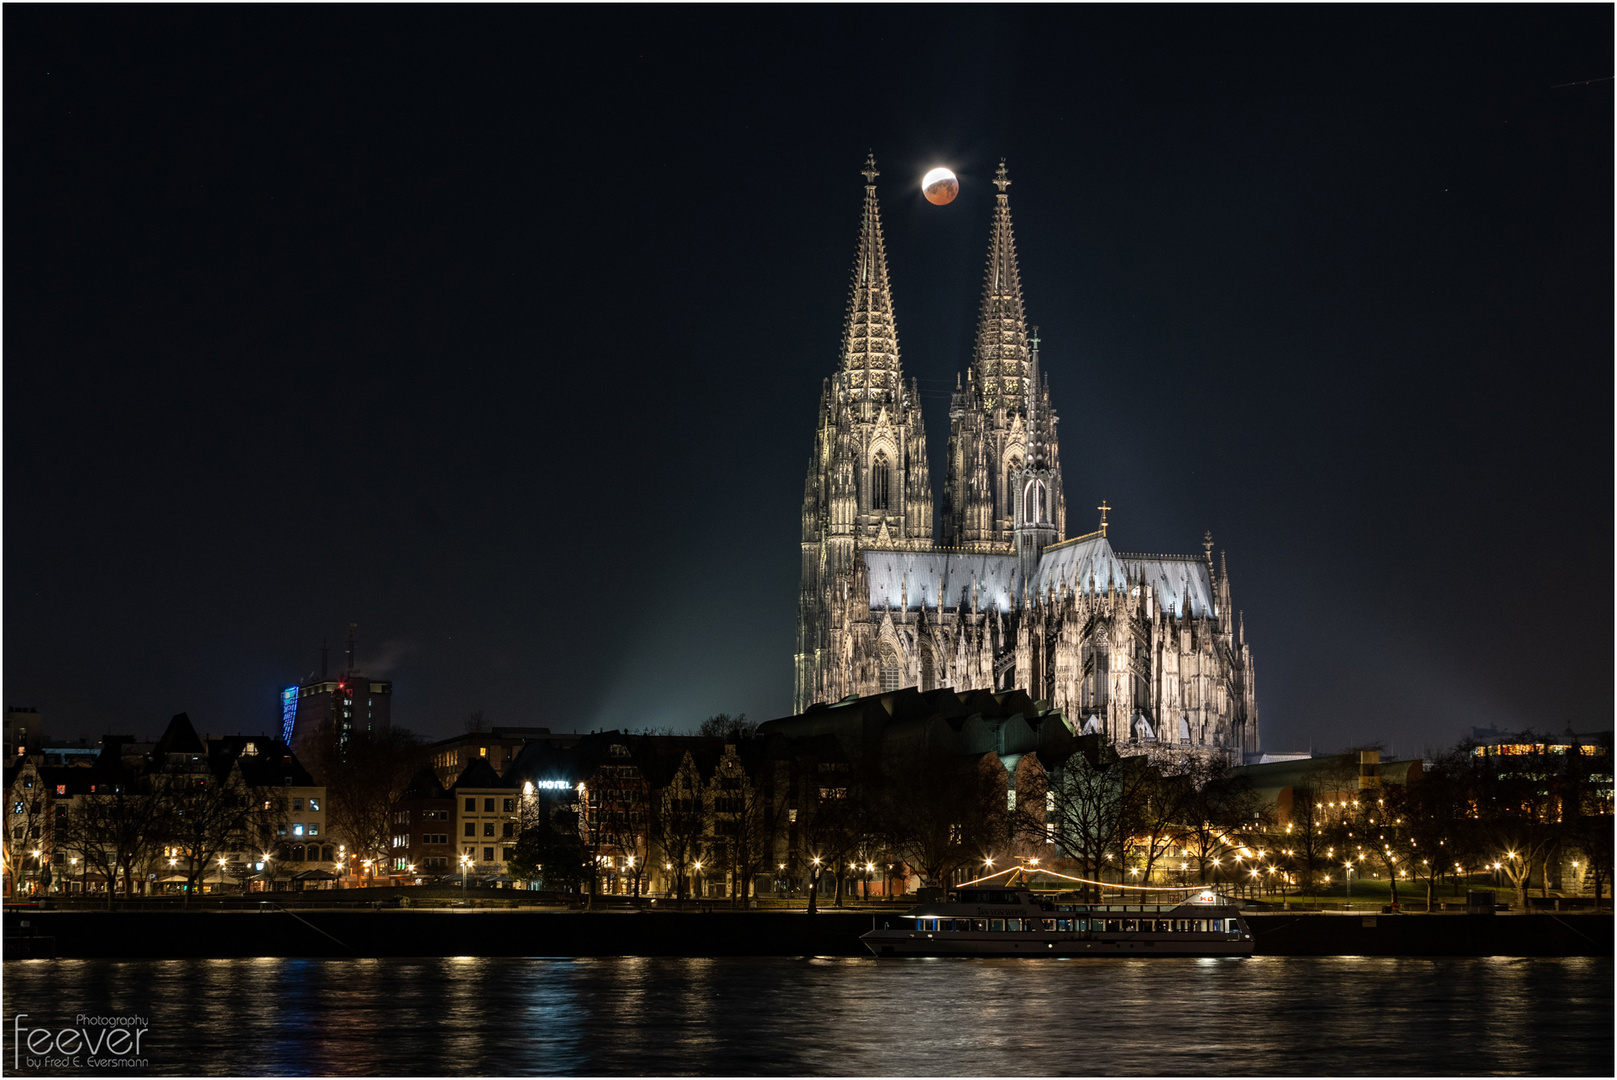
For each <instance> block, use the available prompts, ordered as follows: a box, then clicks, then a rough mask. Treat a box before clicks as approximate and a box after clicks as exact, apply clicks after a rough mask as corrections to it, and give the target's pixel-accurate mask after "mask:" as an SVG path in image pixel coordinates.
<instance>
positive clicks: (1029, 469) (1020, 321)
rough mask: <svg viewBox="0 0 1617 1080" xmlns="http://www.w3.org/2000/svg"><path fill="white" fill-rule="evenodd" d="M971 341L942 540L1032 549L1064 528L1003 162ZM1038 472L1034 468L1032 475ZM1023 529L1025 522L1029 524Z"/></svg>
mask: <svg viewBox="0 0 1617 1080" xmlns="http://www.w3.org/2000/svg"><path fill="white" fill-rule="evenodd" d="M994 186H995V187H997V188H999V193H998V194H997V195H996V196H995V197H994V220H993V225H992V227H991V229H990V231H989V236H988V268H987V270H986V272H985V273H984V275H983V300H982V308H981V310H980V311H979V313H978V316H977V341H976V346H975V348H974V349H973V351H972V360H971V367H970V368H969V369H968V370H967V372H966V382H965V385H964V386H962V387H960V388H959V389H957V390H956V391H955V393H954V397H953V400H952V401H951V402H950V405H949V456H948V467H947V471H946V475H945V478H944V495H943V514H942V534H943V535H942V540H943V543H944V544H945V545H946V546H948V547H952V548H962V549H966V550H981V551H1004V550H1007V549H1008V548H1010V547H1011V546H1012V544H1013V543H1014V544H1015V546H1016V550H1017V551H1018V552H1019V553H1020V552H1021V550H1022V547H1023V544H1024V542H1026V544H1027V545H1029V548H1030V550H1033V551H1034V554H1033V559H1034V561H1037V558H1038V556H1037V551H1038V550H1042V549H1043V548H1044V546H1046V545H1047V544H1050V543H1054V542H1056V541H1059V540H1060V539H1061V538H1062V537H1063V536H1065V535H1066V518H1067V512H1066V500H1065V498H1064V496H1063V494H1062V488H1061V464H1060V451H1059V448H1058V446H1057V443H1056V430H1055V426H1056V415H1055V410H1054V409H1052V408H1051V406H1050V393H1049V386H1048V384H1047V383H1045V382H1044V381H1043V380H1042V378H1041V376H1040V375H1039V372H1038V357H1037V349H1038V343H1037V341H1035V340H1032V339H1030V337H1029V335H1028V329H1027V317H1026V313H1025V311H1024V309H1023V305H1022V276H1021V272H1020V270H1019V269H1018V267H1017V265H1016V238H1015V236H1014V235H1013V233H1012V231H1011V207H1010V196H1009V195H1008V194H1006V190H1005V189H1006V188H1008V187H1010V186H1011V181H1010V177H1009V175H1008V174H1007V172H1006V169H1005V163H1004V162H1003V161H1001V162H1000V164H999V170H998V172H997V173H996V175H995V177H994ZM1035 474H1037V475H1035ZM1029 526H1032V527H1031V528H1029Z"/></svg>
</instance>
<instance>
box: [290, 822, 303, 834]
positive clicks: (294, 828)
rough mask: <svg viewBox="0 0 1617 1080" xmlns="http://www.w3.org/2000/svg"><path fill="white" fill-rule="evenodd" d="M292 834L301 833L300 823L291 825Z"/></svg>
mask: <svg viewBox="0 0 1617 1080" xmlns="http://www.w3.org/2000/svg"><path fill="white" fill-rule="evenodd" d="M292 835H293V836H302V835H303V826H302V825H294V826H292Z"/></svg>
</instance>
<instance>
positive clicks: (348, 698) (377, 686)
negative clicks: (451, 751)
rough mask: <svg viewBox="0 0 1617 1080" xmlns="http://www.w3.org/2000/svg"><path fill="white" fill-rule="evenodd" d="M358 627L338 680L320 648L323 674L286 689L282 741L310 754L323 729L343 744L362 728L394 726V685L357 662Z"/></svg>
mask: <svg viewBox="0 0 1617 1080" xmlns="http://www.w3.org/2000/svg"><path fill="white" fill-rule="evenodd" d="M354 631H355V627H354V625H353V624H352V623H350V624H349V634H348V653H347V663H346V665H345V666H344V668H343V671H342V673H341V674H340V675H338V676H337V677H336V678H332V677H330V676H329V675H328V674H327V671H326V650H325V647H324V646H322V647H321V649H320V677H319V678H318V679H316V678H313V677H311V678H309V679H307V680H305V681H303V682H301V683H298V684H297V685H294V686H288V687H286V688H284V689H283V690H282V691H281V740H282V741H283V742H285V743H286V744H287V745H288V746H291V747H295V748H296V749H297V750H298V752H299V753H301V754H303V755H304V756H306V757H307V756H310V754H309V751H310V750H311V749H312V744H311V740H312V739H314V738H315V737H316V736H318V735H320V733H321V732H329V737H330V738H333V739H335V740H336V741H337V743H338V745H341V744H343V743H345V742H347V741H348V740H349V739H350V738H352V737H353V736H354V735H355V734H356V733H359V732H383V731H387V730H388V729H389V728H390V727H392V724H393V683H392V682H391V681H389V680H386V679H374V678H371V677H370V676H368V675H366V674H365V673H364V672H363V671H361V670H360V669H359V667H358V666H357V664H356V662H355V638H354Z"/></svg>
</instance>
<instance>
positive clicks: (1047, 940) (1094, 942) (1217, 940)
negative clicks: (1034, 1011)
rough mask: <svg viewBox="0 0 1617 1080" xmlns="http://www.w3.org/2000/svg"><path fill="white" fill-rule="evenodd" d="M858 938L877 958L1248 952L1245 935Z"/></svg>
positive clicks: (890, 932)
mask: <svg viewBox="0 0 1617 1080" xmlns="http://www.w3.org/2000/svg"><path fill="white" fill-rule="evenodd" d="M859 940H860V941H863V942H864V943H865V947H866V948H868V949H869V950H870V951H871V952H872V953H874V954H875V955H877V956H1062V957H1079V956H1138V957H1157V956H1191V957H1217V956H1236V957H1245V956H1251V955H1252V938H1251V936H1250V935H1248V934H1216V935H1214V934H1207V935H1201V934H1173V935H1162V936H1156V935H1141V934H1129V935H1117V936H1111V935H1106V934H1095V935H1068V934H1038V933H1034V934H991V933H990V934H973V933H953V934H948V935H946V936H945V935H938V936H933V935H928V934H924V933H923V934H917V933H914V932H911V931H905V930H897V929H881V930H871V931H868V932H867V933H864V934H861V935H860V937H859Z"/></svg>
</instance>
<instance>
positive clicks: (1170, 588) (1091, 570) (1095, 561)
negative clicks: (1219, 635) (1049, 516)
mask: <svg viewBox="0 0 1617 1080" xmlns="http://www.w3.org/2000/svg"><path fill="white" fill-rule="evenodd" d="M1140 582H1146V583H1149V584H1150V585H1151V587H1152V588H1153V589H1155V590H1156V594H1157V603H1158V605H1160V606H1161V607H1162V608H1163V610H1165V611H1170V612H1172V613H1173V614H1175V615H1178V616H1180V617H1181V618H1183V617H1184V616H1185V615H1187V614H1190V615H1196V616H1206V615H1210V614H1212V611H1213V582H1212V574H1211V571H1210V570H1209V568H1208V566H1207V563H1206V562H1205V561H1204V560H1202V559H1198V558H1196V557H1195V556H1190V555H1183V556H1181V555H1133V554H1129V553H1126V552H1125V553H1122V554H1119V553H1118V552H1115V551H1113V550H1112V545H1111V543H1110V542H1109V541H1108V540H1107V539H1106V537H1104V536H1100V535H1096V534H1093V533H1092V534H1090V535H1089V536H1080V537H1078V538H1077V539H1075V540H1069V541H1067V542H1066V543H1064V544H1057V545H1054V546H1052V547H1048V548H1045V549H1044V553H1043V555H1041V556H1040V557H1039V568H1038V570H1037V571H1036V575H1035V577H1034V581H1033V585H1034V592H1035V594H1037V595H1041V596H1042V595H1044V594H1046V593H1048V592H1049V591H1050V590H1051V588H1052V587H1055V586H1056V585H1057V584H1058V583H1059V586H1060V588H1062V589H1064V590H1067V591H1077V592H1079V593H1087V592H1089V591H1090V589H1091V587H1093V589H1094V591H1095V592H1096V593H1104V592H1106V590H1107V589H1108V588H1110V589H1114V590H1121V589H1124V588H1126V587H1132V586H1133V585H1135V584H1137V583H1140ZM1187 603H1188V604H1189V611H1188V612H1187V610H1186V608H1185V605H1186V604H1187Z"/></svg>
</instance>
